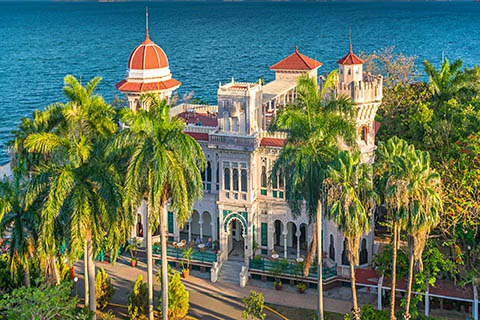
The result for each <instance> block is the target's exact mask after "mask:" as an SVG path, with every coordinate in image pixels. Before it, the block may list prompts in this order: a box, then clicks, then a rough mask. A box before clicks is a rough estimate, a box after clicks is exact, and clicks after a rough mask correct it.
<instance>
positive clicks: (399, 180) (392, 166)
mask: <svg viewBox="0 0 480 320" xmlns="http://www.w3.org/2000/svg"><path fill="white" fill-rule="evenodd" d="M413 150H414V147H413V146H411V145H408V143H407V142H406V141H405V140H402V139H399V138H397V137H393V138H390V139H389V140H388V141H387V142H386V143H383V142H380V143H379V144H378V148H377V152H376V155H377V159H378V160H377V163H376V179H377V181H376V183H375V186H376V188H377V193H378V194H379V195H380V198H381V200H382V202H383V203H385V205H386V209H387V216H388V218H389V220H390V222H391V226H392V230H393V237H392V238H393V239H392V244H393V261H392V292H391V300H390V319H395V290H396V275H397V251H398V248H399V245H400V234H401V230H402V228H403V227H404V221H405V212H406V210H407V208H408V205H409V199H408V194H407V184H408V183H407V177H406V172H405V170H402V167H401V166H400V165H399V163H400V161H401V159H405V158H406V157H407V155H408V153H410V152H413Z"/></svg>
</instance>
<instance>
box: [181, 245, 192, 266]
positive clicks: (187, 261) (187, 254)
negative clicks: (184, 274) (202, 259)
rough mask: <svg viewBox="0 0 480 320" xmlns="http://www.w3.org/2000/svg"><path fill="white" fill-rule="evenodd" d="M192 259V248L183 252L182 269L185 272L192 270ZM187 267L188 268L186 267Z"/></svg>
mask: <svg viewBox="0 0 480 320" xmlns="http://www.w3.org/2000/svg"><path fill="white" fill-rule="evenodd" d="M191 259H192V248H188V249H185V250H183V252H182V268H183V270H190V260H191ZM185 265H186V267H185Z"/></svg>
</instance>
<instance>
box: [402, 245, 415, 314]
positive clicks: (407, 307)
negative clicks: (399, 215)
mask: <svg viewBox="0 0 480 320" xmlns="http://www.w3.org/2000/svg"><path fill="white" fill-rule="evenodd" d="M413 260H414V258H413V245H410V266H409V269H408V290H407V303H406V305H405V313H404V315H403V319H405V320H409V319H410V317H411V316H410V301H411V299H412V282H413V264H414V261H413Z"/></svg>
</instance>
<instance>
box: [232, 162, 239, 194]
mask: <svg viewBox="0 0 480 320" xmlns="http://www.w3.org/2000/svg"><path fill="white" fill-rule="evenodd" d="M232 175H233V179H232V181H233V191H238V169H237V168H234V169H233V171H232Z"/></svg>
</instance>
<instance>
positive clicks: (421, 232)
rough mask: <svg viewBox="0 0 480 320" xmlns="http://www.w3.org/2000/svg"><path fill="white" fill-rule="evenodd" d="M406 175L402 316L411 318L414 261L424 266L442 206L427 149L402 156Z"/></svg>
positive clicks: (439, 183)
mask: <svg viewBox="0 0 480 320" xmlns="http://www.w3.org/2000/svg"><path fill="white" fill-rule="evenodd" d="M401 165H402V167H405V168H406V170H407V172H408V175H409V179H408V180H409V184H408V186H407V190H408V194H409V199H410V205H409V209H408V214H407V219H406V223H405V224H406V230H407V233H408V237H409V246H410V265H409V271H408V289H407V299H406V307H405V313H404V319H405V320H408V319H410V317H411V316H410V301H411V296H412V282H413V268H414V264H415V262H417V263H418V266H419V268H420V270H423V263H422V253H423V249H424V248H425V243H426V240H427V238H428V234H429V233H430V230H431V229H432V228H434V227H435V226H436V225H437V224H438V223H439V220H440V212H441V210H442V198H441V182H440V176H439V175H438V173H437V172H435V170H434V169H432V168H431V165H430V155H429V154H428V152H421V151H418V150H416V151H415V152H410V153H409V155H408V157H407V158H406V159H401Z"/></svg>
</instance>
